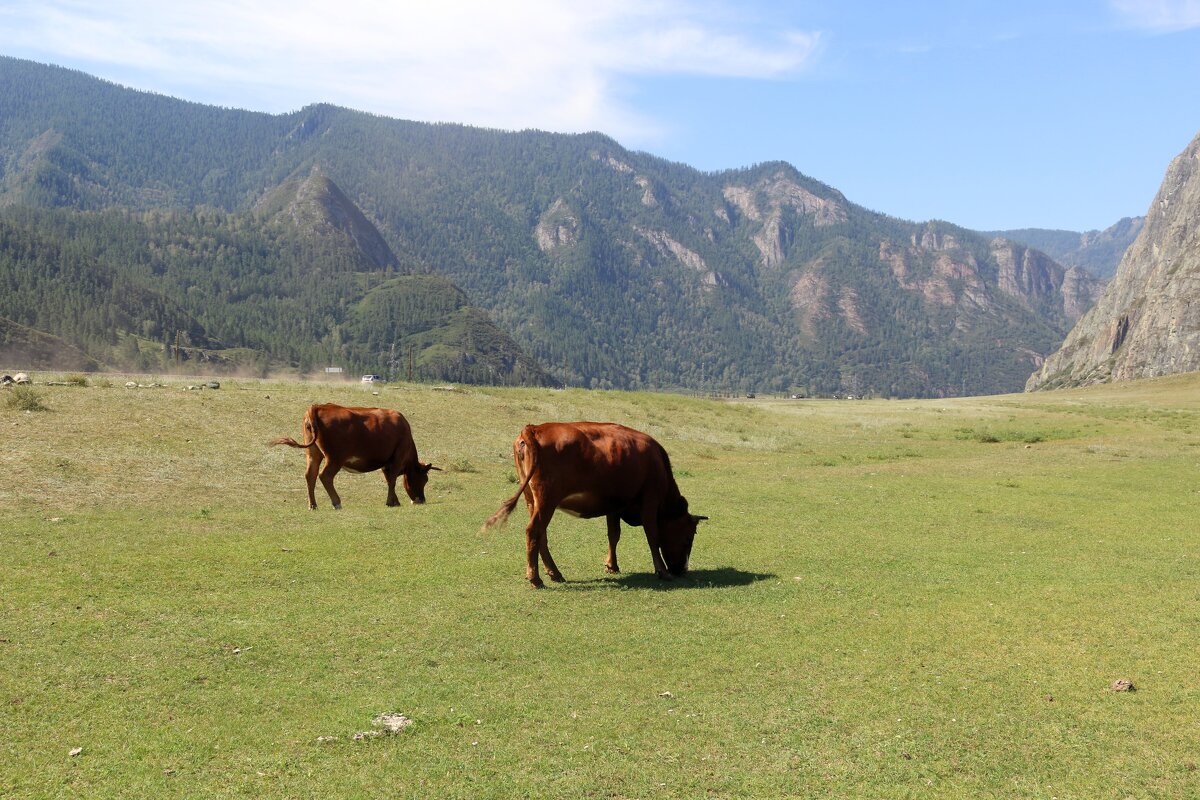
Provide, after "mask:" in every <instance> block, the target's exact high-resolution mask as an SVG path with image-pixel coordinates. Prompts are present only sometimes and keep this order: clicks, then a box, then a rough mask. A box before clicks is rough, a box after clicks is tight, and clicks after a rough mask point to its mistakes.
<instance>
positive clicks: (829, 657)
mask: <svg viewBox="0 0 1200 800" xmlns="http://www.w3.org/2000/svg"><path fill="white" fill-rule="evenodd" d="M121 383H122V381H114V384H113V385H111V386H96V385H94V384H93V385H90V386H78V385H68V386H55V387H39V389H38V392H39V397H40V404H41V405H43V406H44V407H45V408H44V410H37V411H32V410H31V411H25V410H22V409H21V408H20V407H17V406H14V407H7V406H5V405H4V404H0V463H2V465H3V478H0V514H2V520H3V523H2V525H0V723H2V724H0V796H3V797H14V798H17V797H19V798H42V797H45V798H50V797H63V796H69V795H71V796H80V797H131V798H132V797H137V798H145V797H242V796H250V797H266V798H271V797H380V796H390V797H464V798H466V797H472V798H474V797H582V798H593V797H594V798H632V797H686V798H695V797H721V798H735V797H878V798H893V797H894V798H905V797H931V796H932V797H975V798H986V797H1004V798H1013V797H1045V798H1051V797H1055V798H1060V800H1065V798H1097V797H1164V798H1167V797H1170V798H1176V797H1186V796H1197V795H1200V771H1198V770H1197V764H1200V647H1198V644H1200V633H1198V632H1200V536H1198V527H1200V526H1198V524H1197V520H1198V519H1200V376H1197V375H1192V376H1184V377H1178V378H1171V379H1164V380H1156V381H1149V382H1141V383H1135V384H1127V385H1118V386H1108V387H1099V388H1093V389H1089V390H1082V391H1072V392H1056V393H1045V394H1034V395H1027V396H1003V397H985V398H968V399H959V400H942V401H863V402H853V401H841V402H838V401H782V400H754V401H749V400H747V401H738V402H728V401H726V402H718V401H711V400H706V399H694V398H688V397H681V396H672V395H651V394H628V393H615V392H613V393H605V392H585V391H545V390H502V389H479V388H465V389H459V390H454V391H446V390H443V389H435V388H433V387H425V386H389V387H386V388H382V389H380V388H375V389H374V391H377V392H378V396H375V395H373V394H372V389H371V388H369V387H360V386H347V385H337V386H333V385H325V384H316V383H310V384H305V383H271V382H255V381H225V382H224V384H223V387H222V388H221V389H219V390H215V391H213V390H204V391H186V390H185V389H184V388H183V385H182V384H181V383H177V382H173V381H168V383H169V384H170V385H168V386H166V387H163V388H153V389H136V390H131V389H125V388H123V387H122V386H121ZM313 401H334V402H341V403H345V404H354V405H385V406H390V407H393V408H397V409H399V410H401V411H402V412H404V414H405V415H406V416H407V417H408V418H409V420H410V422H411V423H412V426H413V429H414V431H415V436H416V441H417V446H418V449H419V451H420V454H421V457H422V458H423V459H425V460H431V461H433V463H435V464H436V465H438V466H441V467H443V468H444V469H445V470H446V471H445V472H442V473H433V475H432V479H431V481H430V484H429V488H428V490H427V495H428V497H429V501H430V502H429V503H428V504H427V505H426V506H424V507H415V506H410V505H407V504H406V505H404V506H402V507H400V508H394V509H389V508H385V507H384V498H385V488H384V483H383V479H382V477H381V476H379V475H378V474H373V475H363V476H359V475H350V474H346V473H343V474H342V475H341V476H339V479H338V487H339V490H340V492H341V494H342V498H343V501H344V504H345V507H344V510H342V511H340V512H334V511H333V510H332V509H331V508H330V506H329V503H328V499H327V498H326V497H325V496H324V494H323V493H322V492H321V490H320V488H319V487H318V501H319V503H320V507H319V509H318V510H317V511H315V512H310V511H308V510H307V509H306V507H305V497H304V481H303V477H302V472H303V461H304V459H303V455H302V454H300V453H298V452H296V451H295V450H291V449H289V448H267V447H266V446H265V442H266V441H267V440H268V439H270V438H271V437H274V436H279V435H285V434H286V435H292V436H295V435H298V434H299V432H300V421H301V417H302V415H303V412H304V409H305V408H306V407H307V405H308V404H309V403H310V402H313ZM552 419H559V420H569V419H602V420H612V421H617V422H623V423H626V424H629V425H632V426H634V427H637V428H641V429H643V430H646V431H648V432H650V433H652V434H653V435H655V436H656V437H658V438H659V439H660V441H662V442H663V443H664V444H665V445H666V447H667V449H668V450H669V451H670V453H671V457H672V461H673V463H674V465H675V469H676V473H677V477H678V479H679V483H680V485H681V488H682V490H683V492H684V494H685V495H687V496H688V498H689V500H690V501H691V506H692V509H693V510H694V511H695V512H696V513H701V514H707V515H708V516H710V517H711V521H710V522H707V523H704V524H703V525H702V528H701V533H700V535H699V536H698V537H697V542H696V548H695V551H694V553H693V557H692V567H693V572H692V574H691V575H690V576H689V577H687V578H685V579H682V580H678V581H675V582H672V583H660V582H659V581H658V580H657V579H655V578H654V577H653V576H652V575H650V574H649V570H650V558H649V553H648V552H647V549H646V544H645V538H644V536H642V534H641V531H640V529H635V530H629V529H626V532H625V536H624V539H623V542H622V545H621V564H622V567H623V569H624V570H625V572H624V573H623V574H621V575H616V576H610V575H605V574H604V571H603V566H602V563H603V559H604V553H605V544H606V541H605V535H604V523H603V522H602V521H599V520H593V521H584V520H575V519H572V518H570V517H567V516H563V515H559V516H557V517H556V518H555V519H554V522H553V523H552V524H551V526H550V545H551V548H552V550H553V552H554V554H555V558H556V560H557V561H558V564H559V566H560V567H561V568H562V570H563V573H564V574H565V576H566V577H567V580H568V582H567V583H566V584H560V585H550V586H548V588H546V589H544V590H541V591H533V590H531V589H530V588H529V587H528V586H527V585H526V583H525V581H524V577H523V575H524V570H523V557H524V545H523V534H522V531H523V522H524V514H523V512H522V510H521V507H518V510H517V512H515V513H514V516H513V519H512V521H511V522H510V523H509V525H508V527H507V528H506V529H504V530H501V531H493V532H491V533H488V534H480V533H479V526H480V524H481V523H482V521H483V520H484V519H485V518H486V517H487V516H488V515H489V514H491V513H492V512H493V511H494V510H495V509H496V508H497V507H498V506H499V504H500V503H501V501H502V500H504V499H505V498H506V497H508V496H509V495H510V494H511V493H512V492H513V491H514V490H515V486H514V483H513V478H514V475H513V468H512V464H511V442H512V439H513V437H514V436H515V435H516V433H517V431H518V430H519V429H520V427H521V426H522V425H524V424H525V423H528V422H541V421H546V420H552ZM1120 678H1127V679H1130V680H1132V681H1133V682H1134V683H1135V685H1136V687H1137V691H1136V692H1132V693H1117V692H1113V691H1111V690H1110V688H1109V686H1110V684H1111V683H1112V682H1113V681H1114V680H1116V679H1120ZM384 712H400V713H403V714H405V715H406V716H408V717H409V718H411V719H412V720H414V724H413V725H412V726H411V727H409V728H407V729H405V730H403V731H402V732H400V733H399V734H396V735H390V736H378V737H366V738H363V739H361V740H355V739H354V738H353V734H355V733H356V732H360V731H369V730H371V729H372V719H373V718H374V717H376V716H377V715H379V714H381V713H384ZM75 748H81V750H79V752H78V753H77V754H76V755H71V752H72V751H73V750H75Z"/></svg>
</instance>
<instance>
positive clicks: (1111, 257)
mask: <svg viewBox="0 0 1200 800" xmlns="http://www.w3.org/2000/svg"><path fill="white" fill-rule="evenodd" d="M1145 221H1146V218H1145V217H1123V218H1122V219H1120V220H1118V221H1117V222H1116V223H1115V224H1113V225H1111V226H1109V227H1108V228H1105V229H1104V230H1102V231H1087V232H1086V233H1078V232H1076V231H1062V230H1048V229H1045V228H1022V229H1020V230H1012V231H993V232H992V233H990V234H989V235H991V236H1000V237H1003V238H1006V239H1012V240H1013V241H1016V242H1021V243H1022V244H1025V245H1028V246H1029V247H1036V248H1037V249H1038V250H1041V251H1042V252H1044V253H1046V255H1048V256H1050V257H1051V258H1053V259H1054V260H1055V261H1057V262H1058V263H1060V264H1062V265H1063V266H1067V267H1083V268H1084V269H1086V270H1087V271H1088V272H1090V273H1091V274H1092V275H1093V276H1095V277H1097V278H1102V279H1104V280H1107V279H1109V278H1111V277H1112V276H1113V273H1115V272H1116V271H1117V264H1118V263H1119V262H1120V260H1121V256H1123V255H1125V251H1126V250H1128V249H1129V245H1131V244H1133V240H1134V239H1136V238H1137V235H1138V234H1139V233H1141V230H1142V225H1143V224H1144V223H1145Z"/></svg>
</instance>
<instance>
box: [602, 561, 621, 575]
mask: <svg viewBox="0 0 1200 800" xmlns="http://www.w3.org/2000/svg"><path fill="white" fill-rule="evenodd" d="M604 571H605V572H607V573H608V574H610V575H619V574H621V570H619V569H617V568H616V567H610V566H609V565H608V564H605V565H604Z"/></svg>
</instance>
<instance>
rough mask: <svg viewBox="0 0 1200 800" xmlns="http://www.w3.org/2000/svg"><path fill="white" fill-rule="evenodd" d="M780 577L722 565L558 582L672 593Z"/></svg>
mask: <svg viewBox="0 0 1200 800" xmlns="http://www.w3.org/2000/svg"><path fill="white" fill-rule="evenodd" d="M777 577H778V576H777V575H773V574H771V573H769V572H743V571H742V570H740V569H735V568H733V567H721V568H719V569H694V570H691V571H690V572H688V574H686V575H684V576H682V577H678V578H672V579H671V580H669V581H664V580H662V579H660V578H659V577H658V576H657V575H655V574H654V573H652V572H630V573H621V574H619V575H605V576H604V577H603V578H590V579H588V580H582V581H573V580H570V579H569V578H568V579H567V582H566V583H565V584H559V585H561V586H562V587H563V588H564V589H574V590H576V591H583V592H593V591H598V590H605V589H650V590H653V591H659V592H670V591H675V590H677V589H724V588H727V587H730V586H749V585H750V584H752V583H758V582H759V581H765V580H769V579H771V578H777ZM547 585H548V586H549V585H552V584H547Z"/></svg>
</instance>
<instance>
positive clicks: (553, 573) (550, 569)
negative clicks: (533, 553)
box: [538, 528, 566, 583]
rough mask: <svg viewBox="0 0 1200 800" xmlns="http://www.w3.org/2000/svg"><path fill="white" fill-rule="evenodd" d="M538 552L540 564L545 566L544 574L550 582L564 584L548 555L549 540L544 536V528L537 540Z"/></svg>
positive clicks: (563, 579) (551, 558)
mask: <svg viewBox="0 0 1200 800" xmlns="http://www.w3.org/2000/svg"><path fill="white" fill-rule="evenodd" d="M538 552H539V553H541V556H542V563H543V564H545V565H546V574H547V575H549V576H550V580H552V581H554V582H555V583H562V582H564V581H565V580H566V578H564V577H563V576H562V573H561V572H559V571H558V567H557V566H556V565H555V563H554V558H553V557H551V555H550V538H549V536H548V535H547V534H546V529H545V528H543V529H542V536H541V538H540V539H538Z"/></svg>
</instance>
